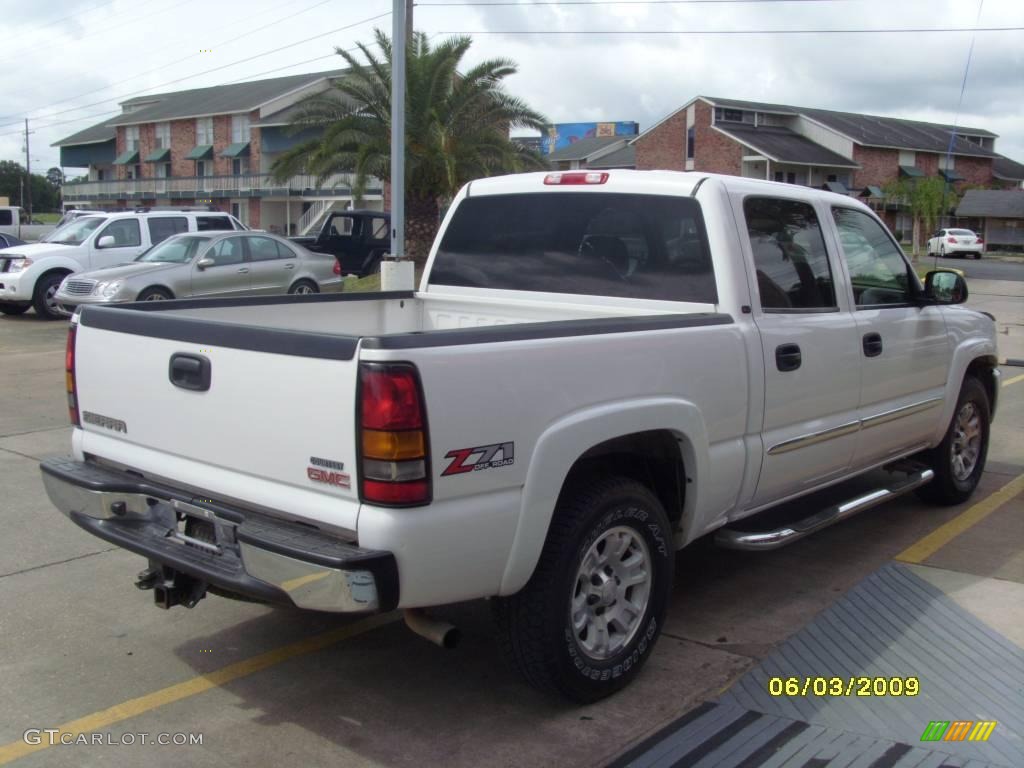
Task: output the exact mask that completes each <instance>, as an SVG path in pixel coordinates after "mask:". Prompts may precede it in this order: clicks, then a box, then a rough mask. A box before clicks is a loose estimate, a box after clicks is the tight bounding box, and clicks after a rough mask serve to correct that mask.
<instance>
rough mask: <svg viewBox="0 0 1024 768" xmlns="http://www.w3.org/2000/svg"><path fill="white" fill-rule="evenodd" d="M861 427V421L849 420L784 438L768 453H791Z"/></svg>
mask: <svg viewBox="0 0 1024 768" xmlns="http://www.w3.org/2000/svg"><path fill="white" fill-rule="evenodd" d="M859 429H860V421H848V422H847V423H846V424H840V425H839V426H838V427H832V428H831V429H825V430H822V431H821V432H812V433H811V434H809V435H801V436H800V437H794V438H792V439H791V440H784V441H783V442H781V443H778V444H777V445H773V446H772V447H771V448H769V449H768V455H769V456H776V455H778V454H780V453H789V452H790V451H796V450H799V449H800V448H806V447H807V446H809V445H816V444H817V443H823V442H825V441H826V440H832V439H833V438H836V437H843V436H844V435H851V434H853V433H854V432H856V431H858V430H859Z"/></svg>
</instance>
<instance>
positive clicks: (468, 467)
mask: <svg viewBox="0 0 1024 768" xmlns="http://www.w3.org/2000/svg"><path fill="white" fill-rule="evenodd" d="M444 457H445V458H446V459H451V460H452V463H451V464H449V465H448V466H447V467H446V468H445V470H444V472H442V473H441V476H442V477H444V476H445V475H461V474H462V473H463V472H476V471H477V470H481V469H492V468H494V467H507V466H509V465H510V464H514V463H515V443H495V444H494V445H478V446H477V447H476V448H457V449H456V450H454V451H448V453H446V454H445V455H444Z"/></svg>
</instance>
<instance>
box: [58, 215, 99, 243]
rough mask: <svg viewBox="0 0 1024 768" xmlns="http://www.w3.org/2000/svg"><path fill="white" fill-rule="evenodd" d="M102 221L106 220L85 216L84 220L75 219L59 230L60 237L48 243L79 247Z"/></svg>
mask: <svg viewBox="0 0 1024 768" xmlns="http://www.w3.org/2000/svg"><path fill="white" fill-rule="evenodd" d="M104 221H106V219H104V218H101V217H99V216H86V217H85V218H81V219H76V220H75V221H72V222H71V223H69V224H66V225H65V226H63V227H62V228H61V229H60V236H59V237H54V238H53V239H52V240H51V241H50V242H51V243H60V244H61V245H81V244H82V243H84V242H85V241H86V240H87V239H88V237H89V235H91V234H92V233H93V232H94V231H95V230H96V227H98V226H99V225H100V224H102V223H103V222H104ZM54 234H56V233H54Z"/></svg>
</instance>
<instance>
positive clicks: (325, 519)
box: [75, 308, 359, 531]
mask: <svg viewBox="0 0 1024 768" xmlns="http://www.w3.org/2000/svg"><path fill="white" fill-rule="evenodd" d="M111 313H113V314H111ZM129 316H132V317H131V319H130V321H129V319H128V318H129ZM157 316H159V317H157ZM117 327H121V328H123V330H114V328H117ZM318 336H320V337H323V336H324V335H323V334H309V333H303V332H296V331H280V330H270V329H253V328H248V329H246V328H237V329H232V327H231V326H230V325H229V324H226V323H219V322H218V323H202V322H197V321H195V320H190V319H187V318H180V317H174V316H173V313H164V312H156V313H153V312H137V311H133V310H129V309H98V310H97V309H95V308H89V309H87V310H86V311H84V312H83V313H82V315H81V317H80V321H79V324H78V330H77V339H76V350H75V358H76V383H77V392H78V403H79V410H80V413H81V422H82V429H83V434H82V435H81V437H80V441H81V442H80V445H78V446H76V447H77V448H78V449H79V450H80V451H81V452H84V453H86V454H92V455H95V456H99V457H100V458H104V459H108V460H111V461H114V462H117V463H119V464H123V465H126V466H127V467H128V468H130V469H134V470H138V471H141V472H143V473H148V474H151V475H153V476H156V477H160V476H162V477H165V478H173V480H174V481H175V482H176V483H180V484H184V485H189V486H193V487H195V488H196V489H198V490H201V491H206V492H208V493H209V494H210V495H211V496H220V497H222V498H224V499H228V498H230V499H234V500H237V501H241V502H247V503H250V504H252V505H254V506H256V507H260V508H264V509H269V510H272V511H279V512H282V513H285V514H287V515H288V516H290V517H294V518H299V519H307V520H309V521H311V522H315V523H318V524H319V523H322V524H325V526H326V527H329V528H335V529H338V530H342V531H354V530H355V528H356V517H357V514H358V509H359V504H358V493H357V489H356V485H355V478H354V476H353V474H354V468H355V464H356V444H355V398H356V382H357V378H358V372H357V362H356V357H355V348H356V343H357V339H356V338H355V337H336V338H335V339H333V340H332V339H330V338H326V337H324V338H317V337H318ZM332 341H337V342H338V343H332ZM175 356H184V359H185V363H184V364H183V365H184V368H183V367H182V364H180V363H179V365H178V366H177V369H178V373H177V374H174V375H175V376H176V378H177V379H178V382H177V383H174V382H172V380H171V379H172V358H175ZM346 357H347V359H346ZM179 359H181V358H179ZM197 360H198V361H200V365H202V366H208V368H209V384H208V387H207V388H202V383H198V384H197V385H196V386H198V387H200V388H199V389H189V388H187V387H186V386H182V384H183V383H184V384H186V385H187V384H190V383H194V382H192V380H190V379H186V380H182V376H181V372H182V370H185V371H186V372H187V371H188V368H189V366H193V365H195V363H194V361H197ZM197 381H198V379H197Z"/></svg>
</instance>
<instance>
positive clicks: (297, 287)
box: [288, 280, 320, 295]
mask: <svg viewBox="0 0 1024 768" xmlns="http://www.w3.org/2000/svg"><path fill="white" fill-rule="evenodd" d="M288 293H290V294H293V295H306V294H310V293H320V286H318V285H317V284H316V283H314V282H312V281H310V280H299V281H298V282H296V283H294V284H293V285H292V287H291V288H289V289H288Z"/></svg>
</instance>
